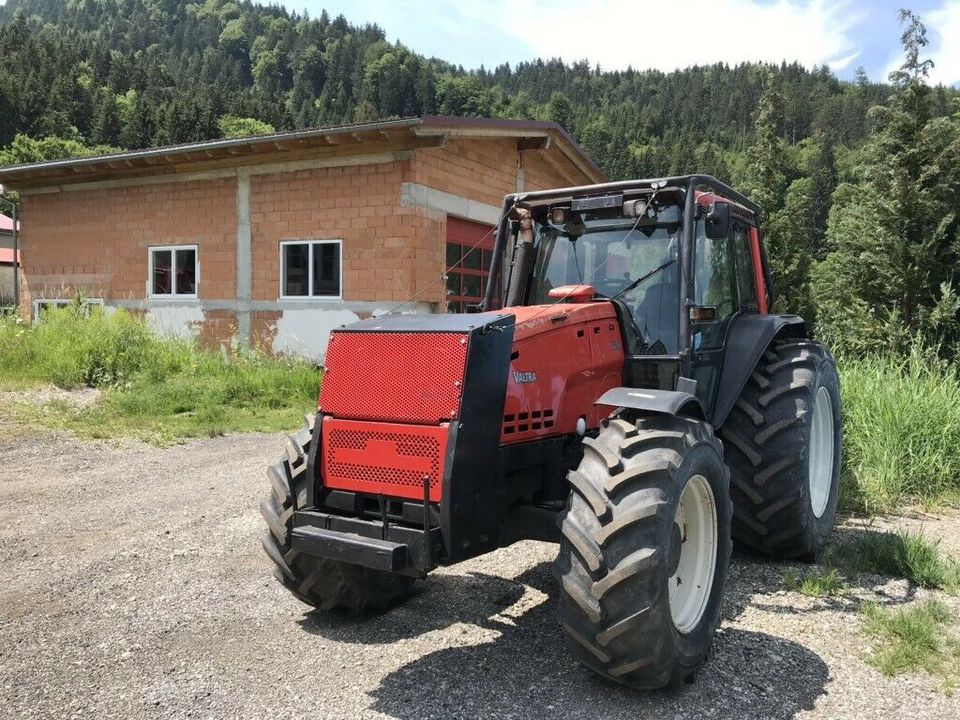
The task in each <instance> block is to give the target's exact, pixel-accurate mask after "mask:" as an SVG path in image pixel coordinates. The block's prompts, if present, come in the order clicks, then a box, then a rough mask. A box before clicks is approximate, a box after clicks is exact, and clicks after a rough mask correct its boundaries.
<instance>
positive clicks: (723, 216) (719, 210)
mask: <svg viewBox="0 0 960 720" xmlns="http://www.w3.org/2000/svg"><path fill="white" fill-rule="evenodd" d="M729 234H730V205H728V204H727V203H718V202H714V203H711V204H710V209H709V210H708V211H707V237H708V238H710V239H711V240H723V239H724V238H725V237H727V236H728V235H729Z"/></svg>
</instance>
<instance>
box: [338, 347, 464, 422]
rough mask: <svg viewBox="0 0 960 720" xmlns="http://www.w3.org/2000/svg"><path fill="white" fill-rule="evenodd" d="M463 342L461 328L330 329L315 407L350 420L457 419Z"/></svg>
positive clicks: (412, 420)
mask: <svg viewBox="0 0 960 720" xmlns="http://www.w3.org/2000/svg"><path fill="white" fill-rule="evenodd" d="M467 343H468V340H467V336H466V335H464V334H461V333H417V332H409V333H397V332H390V333H387V332H384V333H377V332H362V333H354V332H339V331H335V332H333V333H331V334H330V343H329V345H328V346H327V358H326V363H325V364H326V369H325V373H324V376H323V384H322V385H321V388H320V410H322V411H323V412H324V414H326V415H333V416H335V417H339V418H349V419H351V420H381V421H384V422H408V423H417V424H426V425H436V424H437V423H440V422H443V421H447V420H451V419H453V418H456V417H457V416H458V415H459V413H460V394H461V391H462V389H463V372H464V368H465V366H466V363H467Z"/></svg>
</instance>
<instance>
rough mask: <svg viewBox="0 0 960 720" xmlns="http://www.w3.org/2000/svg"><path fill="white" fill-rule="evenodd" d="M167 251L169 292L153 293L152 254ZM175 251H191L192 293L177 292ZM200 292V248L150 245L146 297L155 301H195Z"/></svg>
mask: <svg viewBox="0 0 960 720" xmlns="http://www.w3.org/2000/svg"><path fill="white" fill-rule="evenodd" d="M164 250H169V251H170V252H171V255H170V292H169V293H155V292H153V253H154V252H156V251H161V252H162V251H164ZM177 250H193V273H194V291H193V293H189V294H188V293H178V292H177V272H176V269H177ZM199 292H200V247H199V246H198V245H196V244H194V245H151V246H149V247H148V248H147V297H148V298H156V299H157V300H196V298H197V293H199Z"/></svg>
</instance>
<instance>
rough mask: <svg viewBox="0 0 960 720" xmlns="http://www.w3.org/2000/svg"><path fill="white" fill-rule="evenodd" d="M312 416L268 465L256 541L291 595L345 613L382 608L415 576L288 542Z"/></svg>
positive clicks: (301, 494) (302, 497)
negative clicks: (279, 456) (280, 456)
mask: <svg viewBox="0 0 960 720" xmlns="http://www.w3.org/2000/svg"><path fill="white" fill-rule="evenodd" d="M313 427H314V419H313V417H311V416H309V415H308V416H307V418H306V422H305V424H304V427H303V428H302V429H301V430H300V431H299V432H298V433H297V434H296V435H292V436H290V437H288V438H287V454H286V457H284V458H283V459H282V460H281V461H280V462H278V463H277V464H276V465H272V466H271V467H269V468H268V469H267V477H268V478H269V480H270V484H271V489H272V492H271V493H270V496H269V497H268V498H267V499H266V500H264V501H263V502H262V503H260V514H261V515H262V516H263V519H264V520H265V521H266V523H267V532H266V533H264V535H263V538H262V540H261V543H262V544H263V549H264V550H265V551H266V553H267V556H268V557H269V558H270V559H271V560H272V561H273V563H274V565H276V568H274V571H273V574H274V575H275V576H276V578H277V580H279V581H280V582H281V583H282V584H283V586H284V587H286V588H287V589H288V590H289V591H290V592H291V593H293V595H295V596H296V597H297V598H298V599H300V600H301V601H303V602H305V603H307V604H308V605H313V606H314V607H317V608H320V609H321V610H332V609H334V608H343V609H345V610H348V611H350V612H355V613H360V612H373V611H379V610H385V609H386V608H388V607H389V606H391V605H393V604H395V603H396V602H398V601H399V600H400V599H401V598H403V597H404V596H405V595H407V594H408V593H409V591H410V587H411V586H412V585H413V582H414V578H412V577H409V576H407V575H399V574H396V573H388V572H383V571H382V570H372V569H370V568H365V567H361V566H359V565H353V564H351V563H345V562H341V561H339V560H331V559H329V558H323V557H317V556H316V555H309V554H307V553H302V552H300V551H298V550H295V549H294V548H293V547H291V544H290V534H291V532H292V530H293V513H294V511H295V509H296V508H298V507H303V506H304V504H305V503H306V496H307V455H308V454H309V452H310V445H311V444H312V443H313Z"/></svg>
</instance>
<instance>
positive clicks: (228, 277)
mask: <svg viewBox="0 0 960 720" xmlns="http://www.w3.org/2000/svg"><path fill="white" fill-rule="evenodd" d="M22 205H23V207H22V211H21V217H22V222H23V225H22V228H23V230H22V232H21V238H22V243H23V271H24V284H23V296H22V299H21V307H22V309H23V312H24V313H25V314H26V315H27V316H28V317H29V315H30V313H31V312H32V308H31V302H32V299H33V298H35V297H44V298H58V297H72V296H74V295H75V294H76V293H77V292H81V293H83V294H84V295H87V296H90V297H103V298H105V299H109V300H126V299H130V300H133V299H142V298H144V297H145V296H146V290H147V273H148V259H147V248H148V247H150V246H152V245H188V244H197V245H199V254H198V258H199V263H200V279H199V286H198V294H199V296H200V298H201V299H224V298H227V299H229V298H233V297H235V296H236V283H235V274H236V272H235V262H236V261H235V259H234V258H235V255H234V253H235V248H236V235H237V223H236V180H235V179H233V178H221V179H215V180H202V181H196V182H186V183H183V182H172V183H169V184H167V183H164V184H162V185H144V186H131V187H120V188H109V189H95V190H87V191H78V192H57V193H44V194H37V195H26V196H25V197H24V198H23V203H22Z"/></svg>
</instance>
